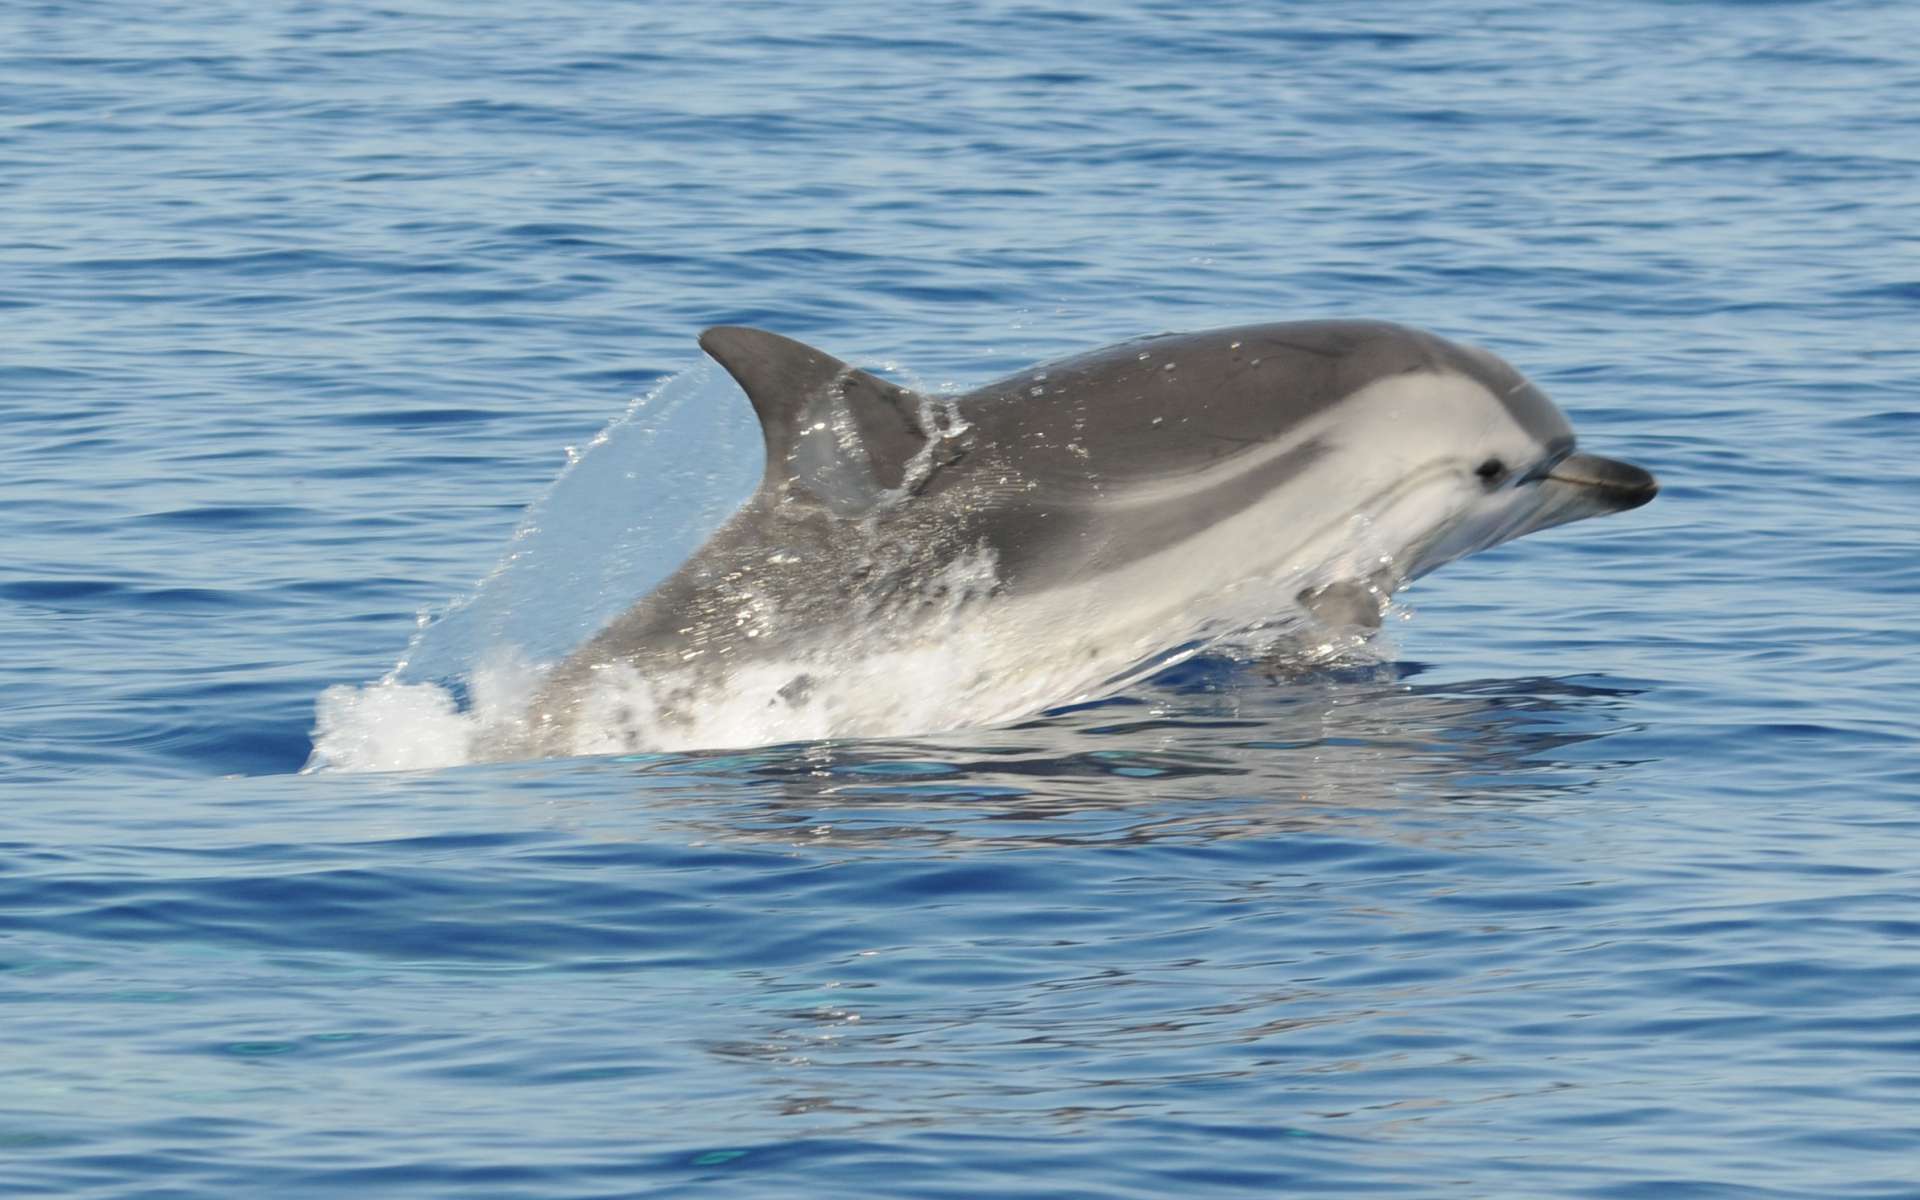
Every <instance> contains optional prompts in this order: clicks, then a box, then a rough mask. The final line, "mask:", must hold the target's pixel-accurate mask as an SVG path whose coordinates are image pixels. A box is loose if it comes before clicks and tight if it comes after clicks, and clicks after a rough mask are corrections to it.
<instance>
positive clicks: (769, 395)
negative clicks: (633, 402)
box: [700, 325, 931, 516]
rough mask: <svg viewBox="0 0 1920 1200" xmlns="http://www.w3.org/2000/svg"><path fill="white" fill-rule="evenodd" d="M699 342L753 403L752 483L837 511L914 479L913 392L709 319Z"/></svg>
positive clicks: (868, 503)
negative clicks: (757, 445) (758, 458)
mask: <svg viewBox="0 0 1920 1200" xmlns="http://www.w3.org/2000/svg"><path fill="white" fill-rule="evenodd" d="M700 348H701V349H702V350H705V351H706V352H707V353H708V354H710V355H712V356H713V359H714V361H715V362H717V363H719V364H720V365H721V366H723V367H725V368H726V369H727V374H729V375H731V376H733V378H734V380H735V381H736V382H738V383H739V384H740V387H741V389H742V390H744V391H745V392H746V393H747V399H748V400H751V401H752V402H753V411H754V412H755V413H757V414H758V415H759V417H760V432H761V434H762V436H764V437H765V438H766V442H767V472H766V478H765V480H764V482H763V485H762V486H767V485H773V486H786V487H787V488H788V489H789V490H790V491H791V492H797V493H799V494H802V495H804V496H805V497H807V498H809V499H812V500H815V501H818V502H820V503H822V504H824V505H826V506H827V507H828V508H830V509H831V510H833V511H834V512H835V513H838V514H840V515H843V516H850V515H857V514H859V513H863V512H866V511H868V510H869V509H871V508H872V507H873V505H874V504H875V503H877V502H879V501H880V500H881V499H882V498H883V496H884V495H885V494H886V493H888V492H895V491H899V490H900V489H903V488H910V487H914V486H917V485H918V483H919V482H920V480H917V479H914V478H912V475H913V474H914V467H915V466H916V463H917V462H924V461H925V460H924V459H923V458H922V451H923V450H924V449H925V448H926V445H927V438H928V431H927V429H926V428H925V426H924V424H923V422H925V421H926V420H927V419H928V416H927V414H928V413H929V412H930V411H931V410H930V407H929V406H928V405H927V404H926V402H925V400H924V399H923V398H922V397H921V396H920V395H919V394H917V393H915V392H910V391H908V390H907V389H906V388H903V387H899V386H897V385H895V384H891V383H888V382H887V381H886V380H884V379H881V378H880V377H878V376H876V375H869V374H868V373H867V372H865V371H861V370H858V369H856V368H854V367H850V366H848V365H847V364H846V363H843V362H841V361H840V360H839V359H837V358H835V357H834V356H833V355H831V354H828V353H826V352H825V351H823V350H815V349H814V348H813V347H812V346H809V345H806V344H805V343H802V342H796V341H794V340H793V339H792V338H786V337H781V336H780V335H779V334H777V333H768V332H767V331H766V330H764V329H749V328H747V327H746V326H744V325H717V326H715V327H714V328H712V329H709V330H707V331H706V332H705V333H703V334H701V335H700Z"/></svg>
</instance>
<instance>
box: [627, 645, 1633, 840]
mask: <svg viewBox="0 0 1920 1200" xmlns="http://www.w3.org/2000/svg"><path fill="white" fill-rule="evenodd" d="M1421 671H1422V668H1421V667H1420V666H1419V665H1418V664H1412V663H1401V664H1381V665H1371V666H1367V667H1362V668H1351V669H1331V670H1323V671H1319V672H1316V673H1314V674H1312V675H1309V676H1306V677H1301V676H1300V675H1298V674H1287V675H1282V674H1278V673H1272V672H1267V671H1263V670H1262V669H1261V668H1259V667H1258V666H1249V665H1247V664H1244V663H1239V662H1235V661H1231V660H1226V659H1218V658H1208V659H1200V660H1195V661H1193V662H1189V663H1185V664H1182V665H1181V666H1180V667H1177V668H1175V669H1173V670H1171V671H1169V672H1166V673H1164V674H1162V675H1161V676H1159V677H1157V678H1155V679H1154V680H1152V681H1151V682H1150V683H1148V684H1145V685H1142V686H1140V687H1137V688H1135V689H1134V690H1133V691H1132V692H1131V693H1129V694H1128V695H1125V696H1120V697H1114V698H1110V699H1106V700H1102V701H1098V702H1094V703H1090V704H1086V705H1081V706H1077V707H1074V708H1070V709H1061V710H1056V711H1054V712H1051V713H1048V714H1045V715H1043V716H1041V717H1038V718H1035V719H1033V720H1029V721H1026V722H1023V723H1021V724H1019V725H1016V726H1012V727H1008V728H1002V729H994V730H988V731H972V732H968V733H962V734H953V735H947V736H941V737H929V738H917V739H902V740H886V741H850V742H824V743H813V744H808V745H803V746H797V747H791V746H790V747H769V748H763V749H756V750H752V751H747V752H742V753H734V754H684V755H682V754H663V755H636V756H630V757H627V758H623V759H620V760H618V761H620V762H622V763H623V764H627V765H628V766H629V767H630V768H633V767H637V768H638V769H639V773H640V776H641V777H642V778H644V779H646V780H647V782H648V785H649V789H650V790H651V789H652V788H656V787H666V788H675V784H676V781H679V782H681V783H694V782H695V781H697V780H699V779H701V778H713V777H716V776H724V777H725V783H724V786H725V787H727V788H728V789H730V791H731V799H732V802H731V803H729V804H727V805H726V807H725V808H724V812H723V813H722V814H707V813H702V812H701V810H700V809H698V808H696V809H695V810H694V813H699V814H700V815H693V814H689V815H687V816H686V817H685V818H683V819H685V820H687V821H689V822H691V823H693V824H695V825H696V826H697V827H698V828H699V830H700V833H701V835H702V836H704V837H708V838H713V839H720V840H737V839H741V838H747V839H762V838H772V839H776V840H778V839H786V838H792V837H795V836H797V835H800V834H806V835H807V836H809V837H812V838H815V839H818V838H820V837H822V836H826V835H824V834H822V833H821V832H819V831H820V830H822V829H830V831H831V837H832V838H833V840H834V841H835V843H836V844H839V845H842V846H852V845H860V844H874V845H883V844H888V843H893V842H900V841H907V842H935V843H938V844H941V845H945V846H951V847H953V848H955V849H960V848H968V849H973V848H981V847H988V848H991V847H1003V848H1018V847H1020V846H1024V845H1073V844H1081V843H1087V842H1112V841H1149V840H1153V839H1158V838H1165V837H1185V838H1201V839H1206V838H1215V837H1234V836H1246V835H1249V834H1254V833H1269V832H1277V831H1288V830H1322V829H1326V828H1328V827H1329V826H1338V825H1341V824H1346V823H1352V822H1354V821H1356V820H1359V819H1361V818H1362V816H1363V815H1364V814H1368V813H1374V812H1382V811H1389V812H1390V811H1394V810H1398V809H1401V808H1404V807H1407V806H1411V805H1419V806H1435V805H1446V804H1477V803H1488V802H1498V803H1522V802H1533V801H1542V800H1550V799H1552V798H1554V797H1556V796H1561V795H1567V794H1571V793H1575V792H1579V791H1582V790H1584V789H1587V788H1589V787H1591V786H1592V785H1593V783H1594V781H1595V780H1596V779H1598V778H1599V777H1600V776H1601V775H1602V774H1604V773H1605V772H1606V771H1608V770H1609V769H1611V768H1612V767H1614V766H1618V765H1625V762H1626V761H1628V760H1609V759H1607V758H1605V757H1604V756H1599V755H1595V754H1593V753H1591V752H1578V753H1574V752H1573V751H1574V749H1575V748H1576V747H1581V746H1583V745H1585V744H1587V743H1592V742H1596V741H1598V740H1600V739H1603V738H1605V737H1607V736H1609V735H1611V734H1614V733H1618V732H1622V731H1624V730H1628V729H1631V728H1633V727H1634V726H1633V725H1632V724H1631V723H1630V719H1629V716H1628V711H1627V709H1628V704H1627V702H1628V699H1629V698H1630V697H1632V696H1633V695H1635V694H1636V693H1635V691H1634V689H1631V688H1626V687H1622V686H1618V685H1615V684H1608V683H1603V682H1600V681H1597V680H1583V679H1555V678H1545V677H1529V678H1517V679H1488V680H1474V681H1466V682H1452V683H1435V684H1422V683H1418V682H1415V680H1416V679H1417V677H1418V676H1419V675H1420V673H1421ZM1122 779H1124V780H1128V781H1130V782H1129V784H1128V785H1127V786H1124V787H1116V786H1114V785H1115V781H1116V780H1122ZM1147 781H1151V783H1150V784H1147ZM1143 784H1147V786H1144V787H1143V786H1142V785H1143ZM740 789H745V790H747V791H748V792H750V796H742V795H741V794H740ZM676 790H677V789H676ZM1149 797H1150V800H1149V799H1148V798H1149ZM1223 802H1224V803H1223ZM654 815H655V816H656V817H659V816H661V814H660V812H659V810H658V808H655V810H654ZM710 817H713V818H716V819H712V820H710V819H709V818H710ZM667 819H671V818H667ZM809 831H811V832H809Z"/></svg>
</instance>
